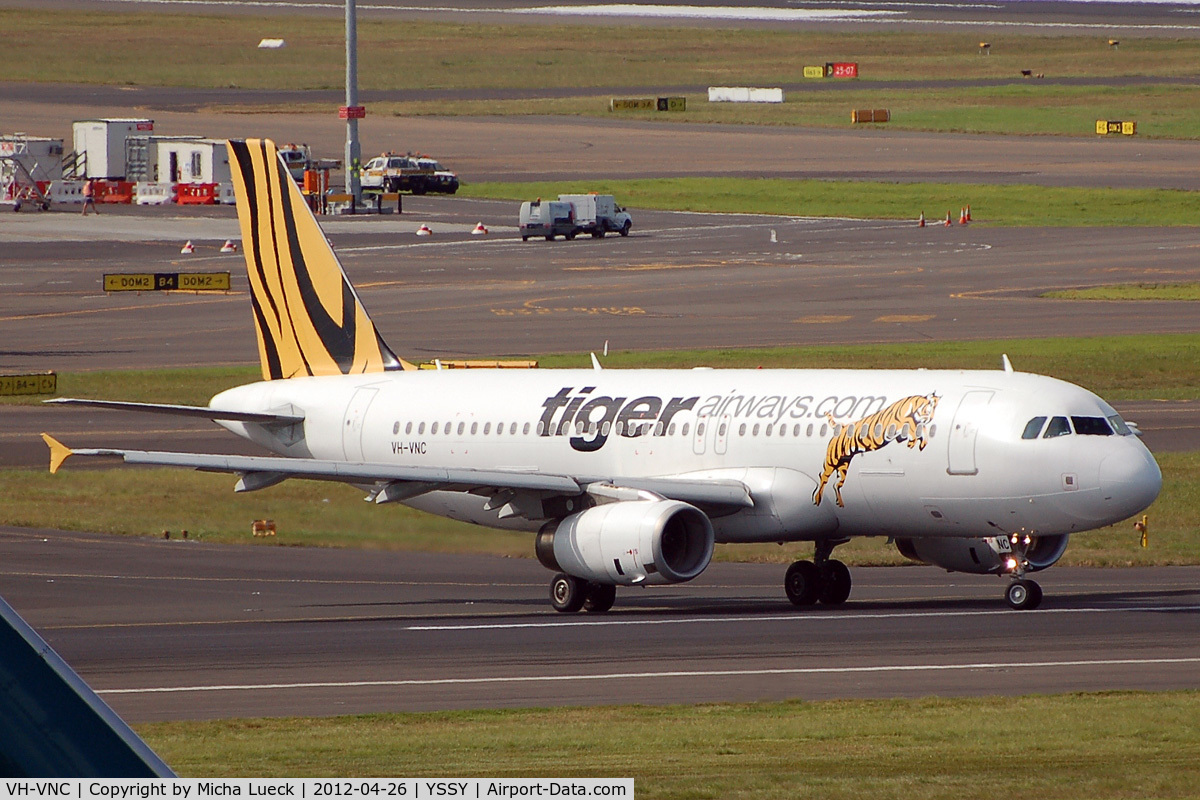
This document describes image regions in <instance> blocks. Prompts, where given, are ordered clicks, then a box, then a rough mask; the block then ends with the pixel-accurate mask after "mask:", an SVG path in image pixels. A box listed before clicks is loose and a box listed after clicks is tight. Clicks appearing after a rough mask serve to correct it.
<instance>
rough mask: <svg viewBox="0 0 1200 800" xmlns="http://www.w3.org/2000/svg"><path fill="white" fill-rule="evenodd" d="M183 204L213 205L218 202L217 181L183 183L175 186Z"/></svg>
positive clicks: (180, 202)
mask: <svg viewBox="0 0 1200 800" xmlns="http://www.w3.org/2000/svg"><path fill="white" fill-rule="evenodd" d="M175 188H176V189H177V190H178V192H177V197H178V199H177V200H176V201H175V202H177V203H179V205H181V206H211V205H216V202H217V185H216V184H215V183H181V184H179V185H178V186H176V187H175Z"/></svg>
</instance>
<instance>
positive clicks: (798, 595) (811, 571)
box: [783, 561, 821, 606]
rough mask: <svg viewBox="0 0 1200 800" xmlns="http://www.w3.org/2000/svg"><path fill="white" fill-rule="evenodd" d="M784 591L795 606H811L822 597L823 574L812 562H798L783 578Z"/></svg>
mask: <svg viewBox="0 0 1200 800" xmlns="http://www.w3.org/2000/svg"><path fill="white" fill-rule="evenodd" d="M783 590H784V591H785V592H787V596H788V600H791V601H792V605H795V606H811V605H812V604H813V603H815V602H817V600H818V599H819V598H820V596H821V572H820V570H818V569H817V565H816V564H814V563H813V562H811V561H796V562H794V563H793V564H792V565H791V566H790V567H788V570H787V574H786V575H784V577H783Z"/></svg>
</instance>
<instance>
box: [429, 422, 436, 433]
mask: <svg viewBox="0 0 1200 800" xmlns="http://www.w3.org/2000/svg"><path fill="white" fill-rule="evenodd" d="M437 429H438V424H437V423H436V422H435V423H433V427H432V428H430V429H429V433H430V434H435V433H437Z"/></svg>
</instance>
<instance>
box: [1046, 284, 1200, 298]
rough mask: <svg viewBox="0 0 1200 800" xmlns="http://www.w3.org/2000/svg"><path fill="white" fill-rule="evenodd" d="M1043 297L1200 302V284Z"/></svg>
mask: <svg viewBox="0 0 1200 800" xmlns="http://www.w3.org/2000/svg"><path fill="white" fill-rule="evenodd" d="M1041 296H1042V297H1049V298H1053V299H1058V300H1188V301H1195V300H1200V283H1136V284H1130V285H1118V286H1094V287H1091V288H1088V289H1063V290H1061V291H1055V292H1046V293H1044V294H1042V295H1041Z"/></svg>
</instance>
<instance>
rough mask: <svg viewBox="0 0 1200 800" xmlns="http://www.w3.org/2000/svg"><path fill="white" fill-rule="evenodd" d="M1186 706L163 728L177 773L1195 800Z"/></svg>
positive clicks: (875, 708) (1126, 699)
mask: <svg viewBox="0 0 1200 800" xmlns="http://www.w3.org/2000/svg"><path fill="white" fill-rule="evenodd" d="M1197 718H1200V693H1197V692H1163V693H1138V692H1110V693H1103V694H1067V695H1051V696H1033V697H1004V698H994V697H991V698H989V697H983V698H967V699H937V698H925V699H917V700H842V701H829V702H815V703H807V702H800V701H788V702H773V703H755V704H709V705H697V706H667V707H646V706H618V707H603V708H564V709H548V710H547V709H529V710H516V711H460V712H439V713H424V714H377V715H369V716H349V717H335V718H330V719H280V720H271V719H254V720H229V721H213V722H171V723H154V724H147V725H140V726H138V732H139V733H140V734H141V735H142V736H144V737H145V739H146V741H147V742H148V743H149V744H150V746H151V747H152V748H154V749H155V751H156V752H158V754H159V755H160V756H162V757H163V758H164V760H166V762H167V763H168V764H170V765H171V766H172V767H173V768H174V769H175V770H177V771H178V772H179V774H180V775H182V776H185V777H188V776H195V777H233V776H237V777H254V776H269V777H328V776H330V775H337V776H344V777H356V776H374V777H378V776H381V775H402V776H405V777H435V776H436V777H453V776H464V777H498V778H500V777H530V776H545V777H604V778H610V777H626V778H628V777H631V778H633V779H634V780H635V789H636V792H637V796H638V797H639V798H642V799H643V800H652V799H653V798H726V799H728V798H755V800H771V799H772V798H783V799H785V800H792V799H793V798H797V797H820V798H825V799H826V800H839V799H840V798H862V797H871V798H878V800H890V799H891V798H897V799H900V798H902V799H903V800H923V799H924V798H950V799H952V800H959V799H960V798H989V799H990V798H999V797H1013V796H1020V797H1031V798H1034V797H1048V798H1055V800H1074V799H1075V798H1079V800H1105V799H1106V798H1133V797H1137V798H1144V797H1158V798H1184V797H1196V796H1198V795H1200V766H1198V765H1200V726H1197V725H1196V724H1195V722H1196V719H1197Z"/></svg>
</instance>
